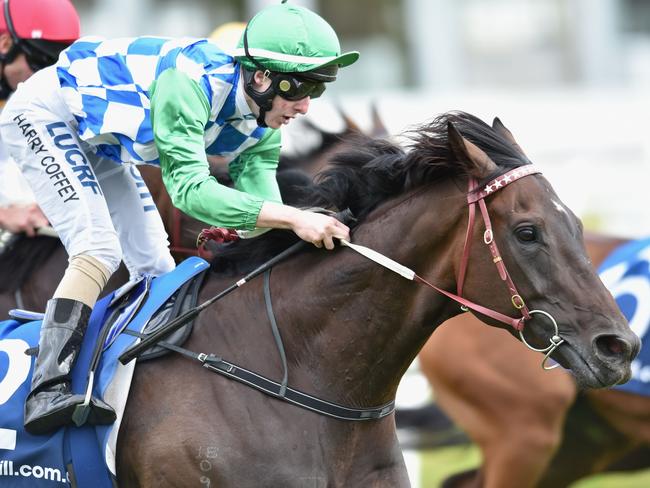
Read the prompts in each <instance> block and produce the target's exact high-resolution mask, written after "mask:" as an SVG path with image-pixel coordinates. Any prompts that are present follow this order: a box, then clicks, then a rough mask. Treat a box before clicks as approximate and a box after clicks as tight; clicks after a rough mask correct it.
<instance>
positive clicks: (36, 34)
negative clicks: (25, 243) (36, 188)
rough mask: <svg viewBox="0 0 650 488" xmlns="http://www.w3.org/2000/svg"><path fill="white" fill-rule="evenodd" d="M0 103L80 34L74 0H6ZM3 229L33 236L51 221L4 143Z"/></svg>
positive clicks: (0, 26) (1, 20)
mask: <svg viewBox="0 0 650 488" xmlns="http://www.w3.org/2000/svg"><path fill="white" fill-rule="evenodd" d="M1 3H2V5H1V6H0V106H1V105H4V102H5V100H6V99H7V98H8V97H9V95H10V94H11V93H12V92H13V91H14V90H15V89H16V86H17V85H18V83H20V82H23V81H25V80H26V79H27V78H29V77H30V76H31V75H32V74H34V73H35V72H36V71H38V70H40V69H41V68H44V67H46V66H49V65H51V64H54V63H55V62H56V59H57V58H58V56H59V53H60V52H61V51H62V50H63V49H65V48H66V47H68V46H69V45H70V44H71V43H72V42H73V41H75V40H76V39H77V38H78V37H79V16H78V15H77V11H76V10H75V8H74V6H73V5H72V4H71V3H70V1H69V0H2V1H1ZM0 182H2V183H1V184H0V228H2V229H5V230H8V231H10V232H11V233H14V234H17V233H20V232H25V233H26V234H27V235H29V236H33V235H34V234H35V231H36V229H38V228H39V227H44V226H47V225H48V222H47V218H45V216H44V215H43V213H42V211H41V210H40V208H39V207H38V205H37V204H36V203H35V200H34V195H33V194H32V191H31V189H30V188H29V186H28V185H27V183H26V182H25V181H24V177H23V176H22V175H21V174H20V171H19V169H18V168H17V166H16V165H15V163H14V162H13V161H11V159H10V158H9V156H8V154H7V153H6V149H5V147H4V146H1V147H0Z"/></svg>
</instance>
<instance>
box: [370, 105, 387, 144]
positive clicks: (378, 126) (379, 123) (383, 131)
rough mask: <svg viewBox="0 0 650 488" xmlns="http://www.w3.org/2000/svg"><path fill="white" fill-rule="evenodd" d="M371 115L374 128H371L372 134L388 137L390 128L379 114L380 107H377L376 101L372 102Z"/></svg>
mask: <svg viewBox="0 0 650 488" xmlns="http://www.w3.org/2000/svg"><path fill="white" fill-rule="evenodd" d="M370 116H371V117H372V129H370V135H371V136H373V137H388V129H387V128H386V125H385V124H384V121H383V120H382V119H381V117H380V116H379V109H378V108H377V103H376V102H375V101H373V102H372V103H371V104H370Z"/></svg>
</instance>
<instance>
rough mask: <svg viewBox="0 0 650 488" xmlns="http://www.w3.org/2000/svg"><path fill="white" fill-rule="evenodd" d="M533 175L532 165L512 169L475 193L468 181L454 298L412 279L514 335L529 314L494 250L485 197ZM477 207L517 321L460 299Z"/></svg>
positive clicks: (473, 182)
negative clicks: (506, 327) (512, 330)
mask: <svg viewBox="0 0 650 488" xmlns="http://www.w3.org/2000/svg"><path fill="white" fill-rule="evenodd" d="M536 173H541V171H539V170H538V169H536V168H535V167H534V166H532V165H526V166H521V167H519V168H515V169H513V170H510V171H508V172H507V173H505V174H503V175H501V176H499V177H498V178H495V179H494V180H492V181H490V182H489V183H488V184H487V185H486V186H485V188H484V189H483V190H479V191H477V190H476V187H477V185H478V184H477V182H476V180H475V179H473V178H470V181H469V191H468V193H467V203H468V205H469V218H468V223H467V232H466V234H465V244H464V245H463V256H462V258H461V262H460V268H459V269H458V277H457V279H456V283H457V285H456V286H457V293H458V294H457V295H454V294H453V293H450V292H448V291H445V290H443V289H442V288H438V287H437V286H435V285H432V284H431V283H429V282H427V281H426V280H424V279H423V278H421V277H420V276H418V275H417V274H416V275H415V277H414V279H415V281H418V282H420V283H423V284H425V285H427V286H430V287H432V288H434V289H436V290H437V291H439V292H440V293H442V294H443V295H446V296H448V297H449V298H451V299H452V300H455V301H456V302H458V303H460V304H461V305H462V308H463V310H465V311H466V310H467V309H468V308H471V309H472V310H475V311H476V312H479V313H481V314H483V315H486V316H488V317H491V318H493V319H495V320H498V321H499V322H503V323H506V324H509V325H511V326H512V327H514V328H515V329H516V330H518V331H521V330H523V328H524V322H525V321H526V320H528V319H530V311H529V310H528V307H527V306H526V303H525V302H524V300H523V298H521V295H520V294H519V293H518V292H517V287H516V286H515V284H514V283H513V281H512V278H510V274H509V273H508V270H507V269H506V265H505V263H504V262H503V259H502V258H501V254H500V252H499V248H498V247H497V243H496V241H495V240H494V231H493V230H492V223H491V222H490V215H489V213H488V210H487V206H486V204H485V197H487V196H489V195H491V194H493V193H495V192H497V191H499V190H500V189H502V188H504V187H506V186H508V185H509V184H510V183H513V182H515V181H517V180H519V179H521V178H523V177H524V176H528V175H532V174H536ZM477 204H478V206H479V208H480V210H481V215H482V216H483V223H484V224H485V231H484V232H483V242H484V243H485V244H486V245H487V246H488V248H489V249H490V254H491V255H492V261H493V262H494V264H495V265H496V267H497V271H498V272H499V277H500V278H501V280H502V281H505V283H506V286H507V287H508V291H509V293H510V294H511V296H510V301H511V302H512V305H513V306H514V308H515V309H517V310H519V311H520V312H521V317H510V316H508V315H505V314H502V313H500V312H497V311H496V310H491V309H489V308H486V307H484V306H482V305H478V304H476V303H473V302H471V301H469V300H467V299H465V298H463V297H462V294H463V285H464V282H465V275H466V273H467V265H468V262H469V253H470V248H471V242H472V241H471V236H472V235H473V233H474V222H475V216H476V205H477Z"/></svg>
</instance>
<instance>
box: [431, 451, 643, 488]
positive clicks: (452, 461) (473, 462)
mask: <svg viewBox="0 0 650 488" xmlns="http://www.w3.org/2000/svg"><path fill="white" fill-rule="evenodd" d="M420 454H421V456H422V458H421V462H422V465H421V477H420V480H419V481H420V486H421V487H422V488H438V487H439V486H440V483H441V481H442V480H444V479H445V478H446V477H447V476H449V475H451V474H453V473H458V472H460V471H464V470H466V469H471V468H473V467H476V466H478V464H479V463H480V459H481V454H480V451H479V450H478V448H476V447H475V446H473V445H471V446H468V445H463V446H454V447H446V448H440V449H433V450H426V451H421V452H420ZM571 488H650V469H647V470H644V471H639V472H636V473H631V474H603V475H596V476H591V477H589V478H586V479H584V480H581V481H579V482H577V483H574V484H573V485H572V486H571Z"/></svg>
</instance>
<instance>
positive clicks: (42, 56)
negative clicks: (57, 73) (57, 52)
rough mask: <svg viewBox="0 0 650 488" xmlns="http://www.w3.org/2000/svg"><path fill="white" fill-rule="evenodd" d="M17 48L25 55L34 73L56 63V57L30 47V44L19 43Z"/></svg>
mask: <svg viewBox="0 0 650 488" xmlns="http://www.w3.org/2000/svg"><path fill="white" fill-rule="evenodd" d="M19 49H20V51H21V52H22V53H23V54H24V55H25V59H26V61H27V65H28V66H29V67H30V69H31V70H32V71H33V72H34V73H36V72H37V71H39V70H41V69H43V68H47V67H48V66H51V65H53V64H54V63H56V60H57V58H55V57H52V56H50V55H49V54H47V53H44V52H41V51H38V50H36V49H32V48H31V46H29V44H27V43H25V42H21V43H20V45H19Z"/></svg>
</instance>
